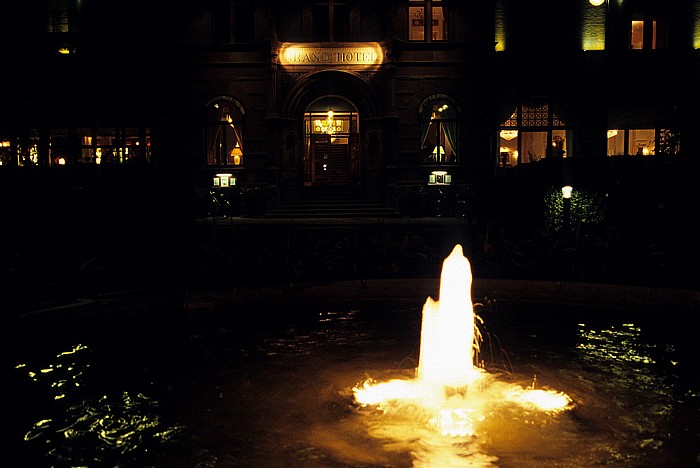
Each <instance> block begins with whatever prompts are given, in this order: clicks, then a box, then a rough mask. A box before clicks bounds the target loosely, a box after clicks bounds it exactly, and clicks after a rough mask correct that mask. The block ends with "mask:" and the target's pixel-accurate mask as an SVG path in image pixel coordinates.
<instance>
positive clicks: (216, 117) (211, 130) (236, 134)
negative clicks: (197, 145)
mask: <svg viewBox="0 0 700 468" xmlns="http://www.w3.org/2000/svg"><path fill="white" fill-rule="evenodd" d="M206 107H207V108H206V113H207V124H206V128H205V138H204V143H205V152H206V155H207V164H208V165H210V166H238V165H242V164H243V157H244V154H245V149H244V145H243V132H242V126H243V117H244V111H243V107H242V106H241V104H240V103H239V102H238V101H236V100H235V99H233V98H230V97H225V96H224V97H218V98H216V99H213V100H212V101H210V102H209V103H208V104H207V106H206Z"/></svg>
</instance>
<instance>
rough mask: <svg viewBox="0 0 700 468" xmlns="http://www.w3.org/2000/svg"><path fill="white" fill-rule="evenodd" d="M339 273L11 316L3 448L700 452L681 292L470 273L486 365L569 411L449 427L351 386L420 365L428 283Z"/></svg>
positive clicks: (191, 459) (228, 457) (62, 454)
mask: <svg viewBox="0 0 700 468" xmlns="http://www.w3.org/2000/svg"><path fill="white" fill-rule="evenodd" d="M426 283H427V286H425V285H424V286H423V287H424V288H427V289H428V290H430V289H431V288H432V287H433V285H434V284H435V283H431V282H426ZM342 286H343V285H338V284H334V285H326V286H323V287H321V288H319V289H316V290H313V288H311V289H307V290H306V291H305V293H303V294H296V293H294V292H290V291H286V292H284V293H280V294H279V295H278V296H275V297H282V296H286V297H287V301H286V302H281V301H276V300H275V297H273V296H271V295H269V294H267V295H265V294H262V295H260V296H258V294H259V293H257V292H249V294H248V295H247V296H246V297H238V296H231V295H229V296H226V297H225V298H223V299H222V298H221V297H218V298H214V299H212V300H210V301H208V302H205V301H199V302H190V307H189V309H186V310H185V311H183V310H181V309H173V310H165V311H161V312H157V313H156V312H153V311H151V313H142V314H133V315H131V316H129V317H119V316H115V315H112V314H107V313H99V310H98V311H97V312H98V313H97V314H87V315H86V314H81V315H79V316H74V317H71V316H69V315H68V316H67V315H66V314H65V313H62V314H61V315H60V316H59V315H51V316H43V317H39V316H32V317H28V318H26V319H23V320H19V321H16V322H14V323H12V324H11V326H10V327H4V329H5V331H6V340H5V346H6V348H7V349H5V350H4V351H5V352H4V353H3V356H4V358H3V364H4V365H3V374H4V375H3V382H5V383H4V384H3V386H4V389H5V390H7V391H6V392H5V394H6V395H8V394H9V396H6V402H7V403H8V405H7V407H8V414H7V419H6V421H7V422H6V428H7V434H6V435H4V436H3V442H2V453H3V457H4V458H6V459H12V458H11V457H15V456H18V457H20V458H15V459H23V460H27V463H28V464H31V465H32V466H50V465H53V466H76V465H80V464H85V465H90V464H93V463H94V461H95V460H99V461H100V462H102V463H104V464H110V465H117V464H122V465H129V464H132V465H139V466H147V465H154V466H166V467H167V466H217V465H221V466H238V465H240V466H279V465H282V464H291V465H294V466H311V467H312V466H324V467H326V466H440V464H441V463H447V462H449V463H452V464H453V465H455V466H459V464H460V463H461V464H466V463H471V466H479V465H481V466H518V467H529V466H532V467H535V466H542V465H543V464H545V465H547V466H577V467H579V466H596V465H603V464H608V465H612V466H615V465H633V466H650V467H651V466H692V465H693V464H694V463H697V456H698V450H697V447H698V446H700V444H698V442H700V435H699V432H700V431H699V430H698V426H697V421H698V420H699V418H698V416H700V404H699V402H698V400H699V398H698V390H699V389H698V387H699V385H698V379H697V373H696V372H695V369H694V362H693V361H692V356H693V349H694V348H693V346H692V345H693V344H694V343H693V340H694V339H695V338H694V333H693V330H692V328H691V327H689V326H683V325H679V324H683V323H685V324H687V323H689V317H688V316H687V315H685V313H686V312H687V309H682V308H679V307H678V306H677V304H674V305H671V306H668V307H664V306H663V303H662V304H655V305H653V306H650V307H642V306H639V305H635V306H634V307H621V306H620V304H615V307H610V306H605V305H601V304H595V305H591V304H582V302H584V301H583V300H581V301H578V302H580V303H579V304H578V305H573V304H562V303H558V302H552V301H542V300H537V298H532V297H530V298H528V299H529V300H514V299H513V297H512V296H514V295H509V294H508V293H507V292H506V291H505V290H504V289H503V288H502V289H501V290H502V291H503V293H502V294H501V295H500V296H499V295H493V294H489V295H488V297H486V296H485V295H483V294H481V292H480V291H481V290H480V289H479V285H478V283H477V284H475V292H474V293H473V298H474V302H475V303H479V302H483V303H484V306H483V307H478V312H479V314H480V316H481V318H482V319H483V321H484V329H482V334H483V336H484V343H483V344H482V353H481V359H483V360H484V362H485V366H486V369H488V371H489V372H490V373H493V374H494V375H497V376H498V378H499V380H502V381H504V382H509V383H515V384H519V385H523V386H527V385H532V383H533V380H534V379H535V377H536V381H537V384H536V385H537V386H538V387H541V388H556V389H557V390H561V391H563V392H566V393H567V394H568V395H570V396H571V397H572V398H573V400H574V402H575V404H576V407H575V408H574V409H573V410H571V411H569V412H566V413H562V414H557V415H551V414H546V413H541V412H536V411H527V410H524V409H522V408H520V407H515V406H507V405H506V406H501V407H499V408H497V409H494V410H493V411H492V412H490V413H489V414H488V415H487V418H486V419H485V420H484V421H481V422H479V424H478V425H477V426H478V427H477V428H476V433H475V435H474V436H472V437H461V438H456V439H455V438H444V437H440V436H439V435H436V434H435V433H434V432H431V429H430V425H429V424H426V423H425V421H424V420H423V419H422V418H421V415H420V414H415V415H414V416H415V417H411V418H407V417H406V414H407V412H406V411H403V412H397V413H395V414H393V415H392V414H389V415H387V414H384V413H382V412H378V411H376V410H374V409H372V408H364V407H361V406H360V405H358V404H357V403H356V402H354V400H353V397H352V388H353V387H354V386H355V385H357V384H358V383H360V382H362V381H363V380H364V379H366V378H368V377H372V378H376V379H380V380H384V379H391V378H406V377H410V376H412V375H414V372H415V369H416V366H417V364H418V357H419V356H418V351H419V349H418V348H419V346H418V343H419V337H420V332H421V330H420V325H421V307H422V304H423V300H424V298H425V295H426V294H424V292H425V291H421V290H417V289H415V288H411V287H410V286H411V285H409V284H403V285H401V284H399V283H394V287H393V289H392V291H398V292H396V293H395V294H394V293H391V292H390V291H389V288H387V289H385V290H384V291H385V294H376V292H377V291H378V290H377V289H375V293H374V294H365V295H362V294H356V291H355V290H353V289H352V288H345V294H346V295H347V297H345V296H344V295H343V294H341V293H340V291H341V290H342V289H343V288H342ZM370 286H371V284H370ZM358 287H359V286H358ZM403 288H406V289H411V290H412V291H413V292H412V293H411V294H403V293H402V292H401V290H402V289H403ZM553 288H554V287H553ZM329 290H330V291H333V290H334V292H329ZM324 291H325V293H323V292H324ZM433 291H434V290H433ZM365 292H366V290H365ZM428 292H429V293H430V291H428ZM494 292H497V291H496V290H494ZM324 294H325V297H324ZM401 296H403V298H402V297H401ZM263 297H264V298H265V299H264V300H263V299H262V298H263ZM256 298H261V299H260V300H256ZM290 298H291V299H292V300H289V299H290ZM235 299H240V300H235ZM194 304H197V305H198V306H196V307H195V306H194ZM212 306H215V307H212ZM105 312H107V311H105ZM144 312H148V311H144ZM9 337H12V338H13V340H12V341H11V342H10V341H9V340H8V338H9ZM10 343H12V345H11V346H10ZM414 410H415V411H416V412H417V413H419V412H420V409H414ZM407 411H408V412H409V413H410V411H411V409H410V408H409V409H408V410H407ZM442 466H444V465H442Z"/></svg>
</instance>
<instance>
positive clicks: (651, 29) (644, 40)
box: [629, 19, 668, 50]
mask: <svg viewBox="0 0 700 468" xmlns="http://www.w3.org/2000/svg"><path fill="white" fill-rule="evenodd" d="M667 30H668V27H667V24H666V21H664V20H660V19H648V20H642V19H634V20H632V22H631V23H630V44H629V46H630V49H633V50H646V49H665V48H666V47H667V46H668V44H667V37H668V34H667V33H668V31H667Z"/></svg>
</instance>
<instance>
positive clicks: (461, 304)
mask: <svg viewBox="0 0 700 468" xmlns="http://www.w3.org/2000/svg"><path fill="white" fill-rule="evenodd" d="M471 285H472V274H471V266H470V264H469V260H467V258H466V257H464V254H463V250H462V246H461V245H459V244H457V245H456V246H455V247H454V249H453V250H452V253H450V255H449V256H448V257H447V258H446V259H445V261H444V263H443V267H442V273H441V277H440V291H439V300H437V301H435V300H433V299H432V298H431V297H428V299H427V300H426V302H425V305H424V306H423V321H422V327H421V343H420V357H419V363H418V368H417V369H416V376H415V378H414V379H410V380H404V379H393V380H390V381H387V382H380V383H375V382H374V381H372V380H369V381H365V382H364V383H363V384H361V385H360V386H358V387H355V388H354V389H353V392H354V396H355V399H356V401H357V402H358V403H360V404H361V405H365V406H367V405H372V406H376V407H378V408H379V409H380V410H382V411H385V412H393V413H396V412H399V413H400V412H401V411H405V408H407V407H418V408H420V410H421V411H419V413H421V414H424V417H427V419H428V422H429V423H430V424H431V425H433V426H435V427H437V428H438V429H439V431H440V433H441V434H442V435H445V436H452V437H464V436H473V435H475V425H476V424H477V423H478V422H480V421H483V420H484V419H485V417H486V416H485V414H486V411H487V410H488V408H490V407H492V406H494V405H499V404H503V403H516V404H518V405H523V406H526V407H530V408H536V409H538V410H541V411H546V412H560V411H564V410H567V409H570V408H572V407H573V401H572V399H571V398H570V397H569V396H568V395H566V394H565V393H562V392H557V391H554V390H548V389H541V388H535V386H536V379H533V384H532V385H531V386H530V387H529V388H523V387H521V386H517V385H506V384H504V383H503V382H498V381H495V380H494V379H493V378H492V376H490V375H489V374H488V373H486V372H485V371H484V370H483V368H481V367H479V366H477V364H476V360H477V359H476V357H477V356H478V352H479V343H480V340H479V337H480V335H479V330H478V327H477V316H476V315H475V314H474V306H473V304H472V300H471ZM409 411H410V412H411V413H413V414H415V413H416V412H415V411H413V409H411V410H409Z"/></svg>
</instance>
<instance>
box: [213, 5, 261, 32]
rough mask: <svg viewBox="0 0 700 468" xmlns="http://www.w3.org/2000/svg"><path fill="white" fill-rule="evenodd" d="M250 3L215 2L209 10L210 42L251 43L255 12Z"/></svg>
mask: <svg viewBox="0 0 700 468" xmlns="http://www.w3.org/2000/svg"><path fill="white" fill-rule="evenodd" d="M249 3H250V2H241V1H231V0H224V1H222V0H217V1H216V2H215V3H214V4H213V5H212V10H211V33H212V41H213V42H220V43H236V42H238V43H241V42H253V41H254V40H255V21H254V17H255V10H254V7H253V6H252V5H250V4H249Z"/></svg>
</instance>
